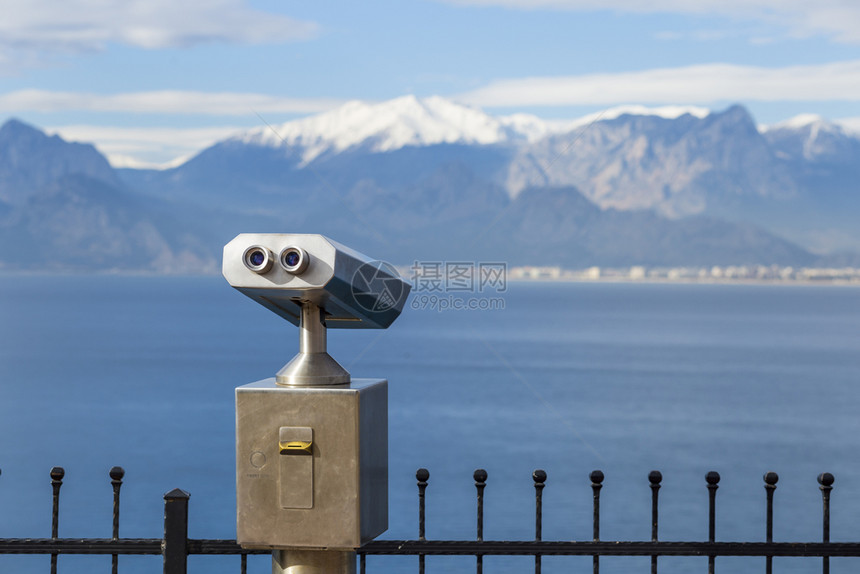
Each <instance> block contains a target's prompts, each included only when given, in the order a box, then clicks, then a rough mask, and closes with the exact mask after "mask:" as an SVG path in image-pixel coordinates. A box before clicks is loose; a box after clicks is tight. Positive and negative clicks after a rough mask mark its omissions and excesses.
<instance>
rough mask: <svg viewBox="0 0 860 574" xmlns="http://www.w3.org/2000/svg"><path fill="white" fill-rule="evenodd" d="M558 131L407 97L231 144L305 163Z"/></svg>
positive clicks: (255, 133) (264, 130)
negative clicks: (288, 151)
mask: <svg viewBox="0 0 860 574" xmlns="http://www.w3.org/2000/svg"><path fill="white" fill-rule="evenodd" d="M553 129H555V130H558V129H559V127H558V126H555V125H554V124H552V123H550V122H544V121H542V120H540V119H539V118H537V117H535V116H530V115H527V114H517V115H514V116H510V117H499V118H496V117H493V116H490V115H488V114H486V113H484V112H483V111H481V110H478V109H475V108H470V107H467V106H463V105H460V104H457V103H454V102H452V101H450V100H447V99H444V98H441V97H430V98H422V99H419V98H416V97H415V96H404V97H402V98H397V99H394V100H390V101H387V102H382V103H373V104H371V103H366V102H361V101H353V102H349V103H347V104H344V105H343V106H341V107H339V108H337V109H335V110H331V111H329V112H325V113H322V114H319V115H316V116H312V117H309V118H304V119H300V120H296V121H291V122H287V123H285V124H281V125H278V126H272V127H269V126H264V127H261V128H257V129H254V130H251V131H248V132H246V133H243V134H239V135H237V136H235V137H234V138H231V140H230V141H232V142H235V143H244V144H251V145H258V146H269V147H299V148H301V149H302V152H301V158H302V163H303V164H304V165H307V164H308V163H310V162H312V161H313V160H314V159H316V158H318V157H320V156H322V155H324V154H327V153H338V152H342V151H344V150H348V149H354V148H358V147H365V148H367V150H368V151H371V152H390V151H394V150H398V149H401V148H404V147H408V146H418V147H420V146H429V145H436V144H464V145H496V144H506V143H514V142H529V141H535V140H538V139H540V138H542V137H544V136H546V135H547V134H548V133H550V132H552V131H553Z"/></svg>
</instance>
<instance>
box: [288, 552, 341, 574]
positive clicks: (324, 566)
mask: <svg viewBox="0 0 860 574" xmlns="http://www.w3.org/2000/svg"><path fill="white" fill-rule="evenodd" d="M272 574H355V552H353V551H351V550H348V551H338V550H333V551H332V550H273V551H272Z"/></svg>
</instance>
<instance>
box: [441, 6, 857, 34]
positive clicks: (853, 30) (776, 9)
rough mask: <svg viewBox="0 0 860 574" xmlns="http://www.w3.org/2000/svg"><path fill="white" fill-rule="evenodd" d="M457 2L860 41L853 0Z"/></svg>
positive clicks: (855, 7)
mask: <svg viewBox="0 0 860 574" xmlns="http://www.w3.org/2000/svg"><path fill="white" fill-rule="evenodd" d="M447 1H449V2H451V3H455V4H465V5H474V6H503V7H508V8H518V9H523V10H539V9H549V10H572V11H583V12H585V11H588V12H592V11H614V12H626V13H640V14H643V13H651V14H654V13H673V14H694V15H702V16H707V15H717V16H724V17H728V18H731V19H733V20H738V21H757V22H764V23H768V24H776V25H779V26H781V27H783V28H785V29H786V30H787V31H788V33H789V34H790V35H793V36H800V37H806V36H812V35H819V34H821V35H825V36H829V37H830V38H832V39H834V40H836V41H837V42H843V43H854V44H856V43H860V25H858V24H859V23H860V3H858V2H853V1H851V0H817V1H816V2H809V1H808V0H696V1H690V0H650V1H648V2H642V1H641V0H447Z"/></svg>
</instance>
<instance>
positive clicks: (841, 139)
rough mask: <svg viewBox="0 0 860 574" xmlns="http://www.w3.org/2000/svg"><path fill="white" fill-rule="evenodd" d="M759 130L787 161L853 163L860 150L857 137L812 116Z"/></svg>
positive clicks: (842, 128)
mask: <svg viewBox="0 0 860 574" xmlns="http://www.w3.org/2000/svg"><path fill="white" fill-rule="evenodd" d="M761 131H762V133H763V134H764V137H765V138H766V139H767V140H768V142H769V143H770V144H771V145H772V146H773V147H774V149H775V151H776V153H777V155H779V157H781V158H783V159H788V160H805V161H809V162H818V161H824V162H827V163H834V162H836V163H844V162H853V161H856V159H857V156H856V155H855V154H856V152H857V151H858V150H860V140H858V138H857V135H856V134H854V133H852V132H851V131H850V130H848V129H846V128H845V127H843V126H841V125H839V124H837V123H835V122H830V121H827V120H826V119H824V118H822V117H821V116H818V115H815V114H802V115H799V116H795V117H793V118H791V119H788V120H786V121H784V122H779V123H777V124H773V125H771V126H766V127H764V128H763V129H762V130H761Z"/></svg>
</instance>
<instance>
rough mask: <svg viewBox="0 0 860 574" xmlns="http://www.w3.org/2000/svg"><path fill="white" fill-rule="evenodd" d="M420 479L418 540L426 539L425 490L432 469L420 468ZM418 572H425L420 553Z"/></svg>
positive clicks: (417, 476)
mask: <svg viewBox="0 0 860 574" xmlns="http://www.w3.org/2000/svg"><path fill="white" fill-rule="evenodd" d="M415 478H416V479H417V480H418V540H421V541H422V542H423V541H424V540H426V538H425V536H424V525H425V518H424V516H425V514H424V491H426V490H427V481H428V480H429V479H430V471H429V470H427V469H426V468H419V469H418V472H416V473H415ZM418 574H424V555H423V554H418Z"/></svg>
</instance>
